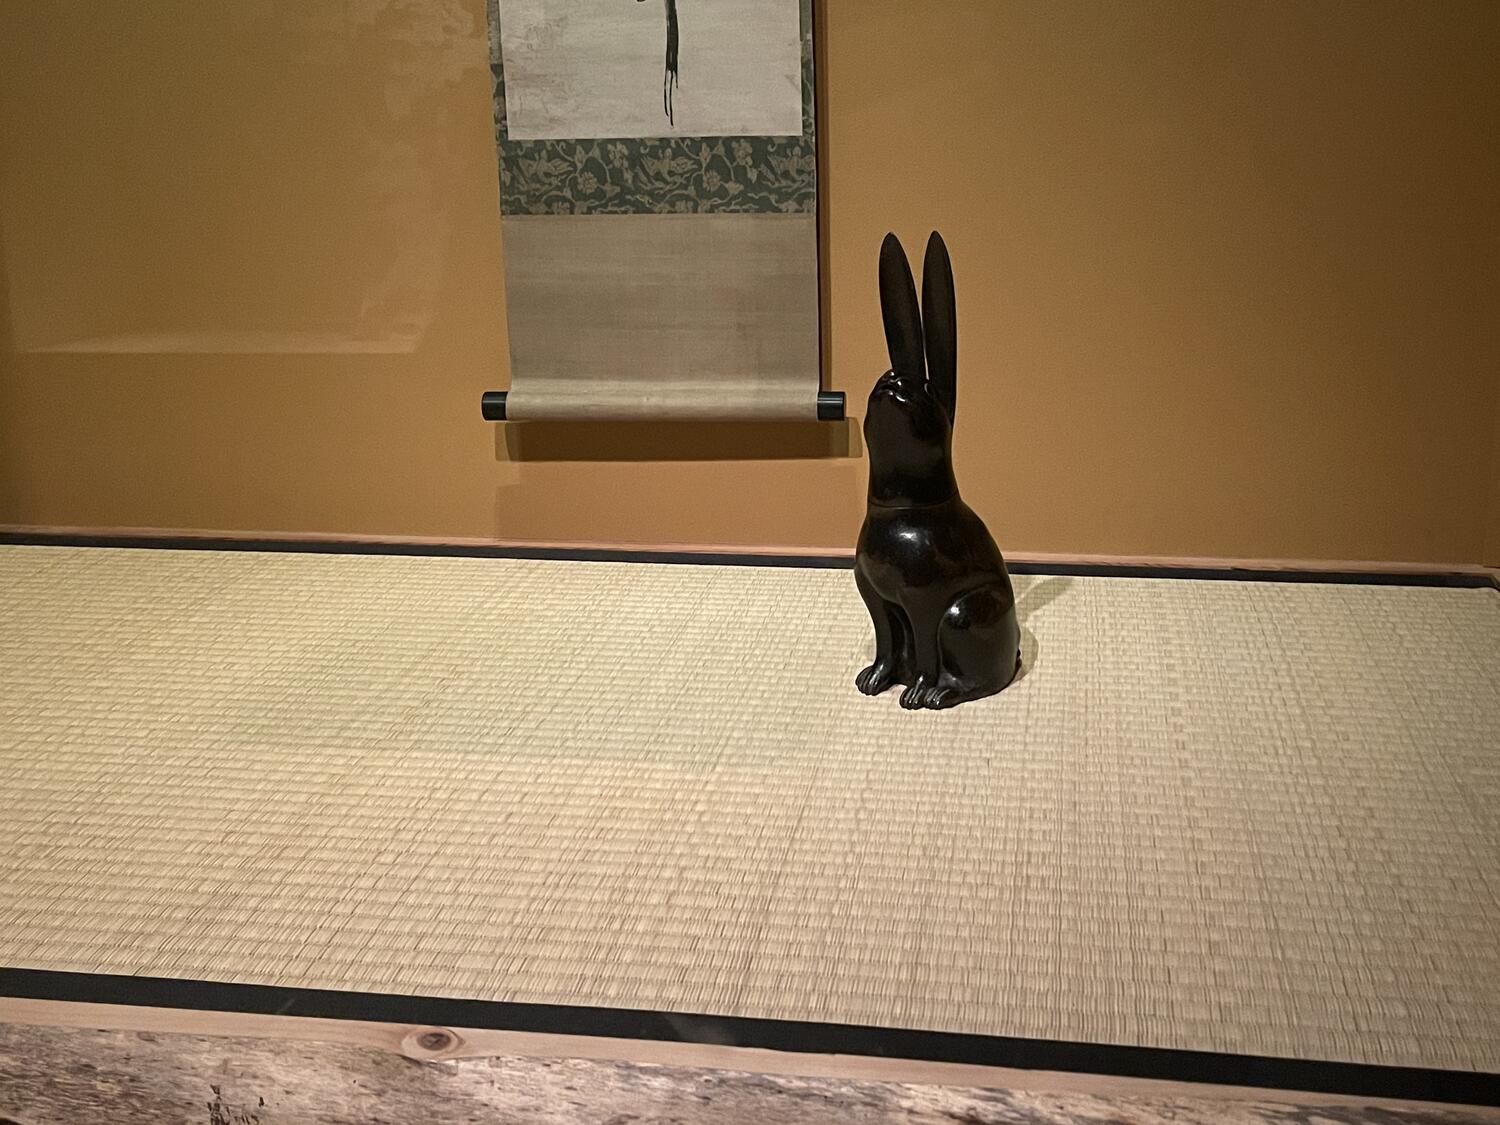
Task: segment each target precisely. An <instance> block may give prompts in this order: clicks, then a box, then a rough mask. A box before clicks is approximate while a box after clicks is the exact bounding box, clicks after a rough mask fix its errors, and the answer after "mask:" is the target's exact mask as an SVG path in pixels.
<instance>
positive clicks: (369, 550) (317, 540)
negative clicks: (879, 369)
mask: <svg viewBox="0 0 1500 1125" xmlns="http://www.w3.org/2000/svg"><path fill="white" fill-rule="evenodd" d="M0 545H10V546H34V547H116V548H137V549H148V550H175V551H273V552H290V553H306V554H347V555H416V556H427V555H430V556H433V557H461V558H492V559H547V560H554V561H562V562H629V563H659V564H667V565H674V564H677V565H680V564H687V565H695V566H777V567H807V568H811V569H828V570H847V569H849V568H851V567H852V566H853V565H854V555H853V552H852V551H833V550H829V551H819V550H795V551H794V550H785V549H782V550H777V549H775V548H767V549H764V550H760V549H748V548H716V547H648V546H640V547H637V546H611V545H604V544H601V545H592V544H577V545H574V544H550V543H548V544H527V543H501V542H487V541H473V540H470V541H465V540H454V541H443V540H436V539H408V538H399V537H391V538H379V537H355V536H351V537H348V538H342V537H338V536H328V535H316V536H314V535H308V536H254V535H231V534H217V533H212V532H201V533H180V532H177V533H174V532H169V531H163V532H161V533H155V532H143V531H140V530H130V531H121V532H106V531H97V530H86V529H66V530H55V531H54V530H31V529H27V530H0ZM1007 565H1008V566H1009V569H1010V571H1011V573H1012V574H1046V575H1071V576H1077V577H1088V578H1176V579H1193V580H1201V581H1231V582H1301V583H1307V582H1312V583H1318V582H1323V583H1330V584H1341V585H1376V586H1437V587H1448V588H1458V589H1484V588H1490V589H1496V590H1500V572H1496V571H1492V570H1486V569H1484V568H1480V567H1474V568H1462V569H1460V568H1452V567H1439V566H1434V567H1433V568H1432V569H1431V570H1426V569H1423V568H1421V567H1417V566H1410V565H1408V566H1402V567H1395V566H1393V567H1391V568H1390V569H1381V567H1380V565H1379V564H1370V565H1368V566H1364V565H1361V566H1360V567H1358V568H1348V569H1340V568H1339V566H1338V564H1334V565H1331V566H1330V567H1329V568H1326V569H1325V568H1321V567H1318V566H1314V565H1310V564H1305V563H1304V564H1297V563H1287V564H1285V565H1282V564H1277V565H1255V564H1240V563H1235V562H1232V561H1231V562H1225V563H1224V564H1223V565H1213V564H1212V561H1211V560H1194V561H1193V562H1192V563H1181V562H1176V561H1171V560H1162V561H1159V562H1157V561H1150V560H1130V561H1119V562H1111V561H1108V560H1104V559H1088V560H1081V561H1076V562H1073V561H1068V560H1067V559H1066V558H1063V557H1058V556H1047V557H1045V558H1027V557H1025V556H1020V557H1018V558H1015V559H1012V560H1009V561H1008V563H1007ZM1345 565H1347V564H1345Z"/></svg>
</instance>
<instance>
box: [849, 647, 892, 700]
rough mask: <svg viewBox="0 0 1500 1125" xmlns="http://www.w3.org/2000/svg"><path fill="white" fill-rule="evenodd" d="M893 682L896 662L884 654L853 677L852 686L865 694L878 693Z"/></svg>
mask: <svg viewBox="0 0 1500 1125" xmlns="http://www.w3.org/2000/svg"><path fill="white" fill-rule="evenodd" d="M895 682H896V662H895V661H894V660H892V659H890V658H889V657H884V656H882V657H878V658H877V659H876V661H875V663H874V664H871V665H870V666H869V667H868V668H866V669H865V670H864V671H863V672H861V673H860V674H859V675H858V676H856V677H854V686H855V687H857V688H859V690H860V691H862V692H864V694H866V695H879V694H880V693H881V692H883V691H885V690H886V688H888V687H890V686H891V685H892V684H893V683H895Z"/></svg>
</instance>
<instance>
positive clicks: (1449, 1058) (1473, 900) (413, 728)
mask: <svg viewBox="0 0 1500 1125" xmlns="http://www.w3.org/2000/svg"><path fill="white" fill-rule="evenodd" d="M1016 584H1017V589H1018V591H1019V592H1020V594H1021V607H1022V616H1023V618H1024V622H1025V629H1026V642H1025V644H1026V650H1025V651H1026V657H1027V661H1028V664H1029V669H1028V671H1027V674H1026V676H1025V678H1024V679H1023V680H1022V681H1021V682H1020V683H1019V684H1017V685H1016V686H1015V687H1013V688H1012V689H1011V690H1009V691H1007V692H1005V693H1004V694H1003V695H1001V696H998V697H996V698H993V699H990V700H987V701H984V702H982V703H978V704H974V705H971V706H967V707H962V708H959V709H957V710H956V711H952V712H944V713H938V714H934V713H922V714H910V713H907V712H903V711H901V710H900V709H899V708H898V707H897V706H896V699H895V695H894V694H891V695H888V696H885V697H882V698H880V699H876V700H869V699H865V698H863V697H861V696H860V695H858V694H857V693H856V692H855V691H854V690H853V687H852V686H851V681H852V679H853V677H854V674H855V672H856V671H857V670H858V669H859V667H861V665H862V664H863V663H864V661H865V657H866V655H867V650H868V629H869V626H868V623H867V619H866V617H865V615H864V609H863V607H862V605H861V604H860V602H859V600H858V598H857V596H856V595H855V593H854V590H853V583H852V578H851V576H850V575H849V574H848V573H847V572H844V571H826V570H801V569H776V568H745V567H694V566H666V565H660V566H653V565H633V564H603V563H567V562H536V561H500V560H487V559H461V558H411V557H392V556H384V557H379V556H375V557H372V556H352V555H312V554H269V553H241V552H207V551H205V552H194V551H184V552H176V551H144V550H142V551H137V550H114V549H64V548H41V547H5V548H0V802H3V803H0V964H5V965H10V966H22V967H32V968H49V969H68V970H82V971H94V972H104V973H127V974H144V975H153V976H177V977H189V978H209V979H216V980H231V981H242V982H251V983H268V984H285V985H297V986H304V987H319V988H338V989H360V990H374V991H382V992H400V993H416V994H440V995H445V996H464V997H477V998H485V999H499V1000H524V1001H541V1002H556V1003H565V1004H586V1005H617V1006H623V1007H633V1008H657V1009H673V1010H684V1011H693V1012H703V1013H714V1014H724V1015H748V1016H772V1017H781V1018H788V1019H804V1020H822V1021H833V1022H839V1023H861V1024H877V1025H894V1026H902V1027H912V1028H927V1029H940V1030H957V1031H972V1032H982V1033H991V1034H1002V1035H1015V1036H1028V1037H1038V1038H1047V1039H1065V1040H1086V1041H1095V1042H1108V1043H1123V1044H1138V1045H1146V1046H1162V1047H1177V1048H1194V1049H1205V1050H1215V1051H1231V1052H1245V1053H1254V1054H1267V1055H1278V1056H1294V1057H1302V1058H1315V1059H1325V1060H1348V1061H1358V1062H1372V1063H1384V1064H1399V1065H1413V1066H1433V1067H1452V1068H1463V1069H1477V1070H1489V1071H1493V1070H1500V937H1497V933H1500V745H1497V743H1500V691H1497V687H1500V594H1497V593H1495V592H1494V591H1491V590H1457V589H1433V588H1404V587H1374V586H1353V585H1302V584H1275V583H1237V582H1208V581H1175V580H1165V579H1140V580H1132V579H1086V578H1057V577H1051V578H1017V580H1016Z"/></svg>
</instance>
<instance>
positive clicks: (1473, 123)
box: [0, 0, 1500, 562]
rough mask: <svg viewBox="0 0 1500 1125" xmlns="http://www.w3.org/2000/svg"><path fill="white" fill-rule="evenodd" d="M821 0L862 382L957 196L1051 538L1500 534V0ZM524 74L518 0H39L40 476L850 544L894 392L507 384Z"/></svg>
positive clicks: (19, 431)
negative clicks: (517, 91)
mask: <svg viewBox="0 0 1500 1125" xmlns="http://www.w3.org/2000/svg"><path fill="white" fill-rule="evenodd" d="M822 8H823V11H822V25H821V29H820V31H821V37H822V38H821V47H822V50H823V57H822V59H821V67H822V69H821V77H822V80H823V83H824V87H825V88H824V89H823V91H822V96H823V107H824V110H825V120H824V125H823V127H824V142H825V164H826V166H825V169H824V186H825V189H826V191H825V197H824V216H825V220H826V227H825V229H826V239H825V251H826V256H827V262H826V267H827V268H826V278H825V285H826V290H827V295H826V305H827V307H826V313H827V317H828V319H827V324H826V326H825V331H826V348H827V353H828V355H827V359H828V363H829V365H830V373H831V379H832V383H833V385H834V386H835V387H838V388H840V389H845V390H848V391H850V392H851V394H852V396H853V399H854V400H855V402H856V403H857V402H858V401H859V400H860V399H862V396H863V391H864V389H865V388H867V386H868V384H869V381H870V380H871V379H872V378H873V377H874V376H875V375H876V374H878V373H879V371H880V369H881V366H882V358H883V357H882V355H881V348H882V345H881V337H880V332H879V324H878V311H877V308H876V303H875V295H874V289H873V273H874V255H875V251H876V247H877V245H878V242H879V239H880V236H881V235H882V234H883V233H884V231H885V230H886V229H887V228H888V227H894V228H895V229H896V230H897V231H898V232H899V233H900V234H902V235H903V236H904V237H905V239H906V240H907V243H908V245H909V246H913V247H917V246H919V245H920V241H921V238H922V237H923V235H924V234H925V232H926V230H927V229H928V227H929V226H938V227H940V228H941V229H942V230H943V231H944V233H945V235H946V236H947V237H948V240H949V243H950V245H951V246H952V247H953V250H954V258H955V268H956V270H957V273H958V293H959V306H960V322H961V348H960V357H961V358H960V363H961V377H960V383H961V386H960V404H961V413H960V426H959V436H958V445H959V460H960V479H961V481H962V482H963V484H964V487H965V490H966V492H967V493H968V495H969V498H970V500H971V501H972V502H973V503H974V504H975V506H976V507H977V508H979V509H980V510H981V511H982V512H983V513H984V514H985V515H986V516H988V517H989V519H990V521H991V523H992V526H993V527H994V529H995V530H996V532H997V534H998V535H999V537H1000V538H1001V541H1002V543H1003V544H1004V545H1005V546H1006V547H1007V548H1008V549H1010V550H1012V551H1015V552H1027V551H1059V552H1083V553H1115V554H1163V555H1224V556H1241V557H1244V556H1261V557H1268V556H1270V557H1277V556H1279V557H1304V558H1312V557H1324V558H1347V559H1354V558H1367V559H1384V560H1426V561H1451V562H1462V561H1477V560H1479V559H1480V558H1481V556H1482V555H1484V554H1485V553H1486V549H1487V550H1488V554H1489V556H1490V558H1491V560H1492V561H1500V503H1497V505H1496V507H1494V508H1491V506H1490V503H1489V498H1490V496H1491V495H1493V496H1495V497H1497V498H1500V487H1497V489H1496V490H1495V491H1494V492H1493V493H1492V492H1491V490H1490V488H1489V484H1490V482H1492V481H1500V465H1497V464H1496V461H1495V459H1494V456H1493V455H1494V453H1495V436H1496V423H1497V415H1500V384H1497V371H1500V354H1497V344H1496V336H1495V330H1494V328H1493V323H1492V322H1493V320H1494V317H1495V311H1496V296H1497V274H1500V262H1497V258H1500V241H1497V226H1496V224H1497V219H1496V213H1497V211H1496V202H1497V195H1496V187H1497V184H1500V167H1497V156H1496V146H1495V144H1494V137H1495V136H1496V135H1500V119H1497V118H1500V113H1497V109H1496V106H1497V101H1500V99H1497V97H1496V88H1495V79H1494V75H1493V61H1494V59H1495V57H1497V48H1500V6H1497V5H1494V4H1492V3H1489V2H1488V0H1476V2H1474V3H1461V2H1445V3H1442V4H1421V3H1411V2H1406V3H1384V2H1361V3H1285V2H1280V0H1278V2H1274V3H1255V2H1252V0H1232V2H1225V3H1218V4H1215V3H1206V2H1200V0H1176V2H1172V3H1147V2H1144V0H1142V2H1135V3H1131V4H1120V5H1110V4H1098V3H1094V2H1092V0H1087V2H1074V0H1057V2H1049V3H1041V2H1028V3H1014V2H1002V0H970V2H966V3H965V2H959V0H949V2H947V3H942V4H935V3H922V4H914V3H910V2H909V0H900V2H898V0H823V4H822ZM685 18H686V17H685ZM488 103H489V80H488V73H487V69H486V67H485V44H484V30H483V3H482V0H420V2H419V0H348V2H340V3H335V2H332V0H316V2H312V3H305V2H304V3H291V2H290V0H285V2H279V3H278V2H273V0H243V2H241V3H237V4H202V3H198V2H195V0H178V2H168V0H142V2H141V3H136V4H130V5H81V4H77V3H74V2H72V0H33V2H30V3H22V2H21V0H0V153H3V160H4V165H3V169H0V278H3V279H4V286H5V291H4V292H3V293H0V309H3V310H5V313H6V315H5V316H4V317H3V319H0V333H3V334H4V336H5V338H6V340H7V344H6V347H5V352H4V355H3V360H0V362H3V364H4V367H3V371H0V523H24V524H43V525H114V526H153V527H186V528H219V529H230V530H256V531H305V530H311V531H325V532H366V533H393V534H408V535H436V536H466V537H467V536H492V537H501V538H523V539H527V538H532V539H549V540H594V541H600V540H603V541H633V542H689V543H705V544H777V545H830V546H832V545H847V544H848V543H850V542H851V541H852V538H853V535H854V532H855V529H856V526H857V522H858V519H859V517H860V510H861V502H862V489H863V475H864V469H863V464H862V462H861V461H860V460H859V453H860V447H859V442H858V440H857V436H856V437H855V438H854V439H853V440H852V443H851V442H850V441H849V440H847V439H848V435H847V434H844V435H841V434H839V433H837V432H831V428H828V427H824V428H821V429H817V430H813V428H812V427H807V428H805V430H797V429H791V430H787V429H781V430H777V429H774V428H771V429H763V428H754V427H752V428H748V429H747V428H736V429H728V430H701V431H687V432H684V431H680V430H666V431H664V430H660V429H655V430H653V429H646V430H629V431H621V430H612V429H603V430H600V429H594V430H588V429H584V430H579V429H576V428H575V429H562V430H558V429H552V430H543V429H540V428H536V429H529V430H525V431H523V432H522V433H520V434H515V433H512V434H510V435H509V442H507V437H506V435H504V434H497V432H496V428H495V427H493V426H490V425H486V424H484V423H482V422H481V421H480V419H479V415H478V399H479V394H480V392H481V391H482V390H484V389H486V388H489V387H498V386H503V385H504V383H505V334H504V316H503V303H502V302H503V294H502V286H501V269H500V261H499V252H500V246H499V224H498V222H497V217H496V208H497V191H496V185H495V174H494V155H493V143H492V137H491V135H490V124H489V104H488ZM7 296H8V300H5V299H4V298H6V297H7ZM144 337H150V338H144ZM91 339H92V340H95V341H99V340H101V339H102V341H103V342H102V343H101V342H95V343H87V342H85V343H83V344H80V343H79V341H88V340H91ZM90 348H91V349H95V350H85V349H90ZM44 349H51V350H44ZM169 349H170V354H166V352H167V350H169ZM265 349H271V350H270V351H269V352H267V351H265ZM807 431H813V432H807ZM497 439H498V440H497ZM841 446H848V448H847V449H844V448H842V447H841ZM762 455H763V457H762ZM1492 526H1493V530H1492ZM1487 534H1489V535H1490V539H1489V544H1488V548H1486V535H1487Z"/></svg>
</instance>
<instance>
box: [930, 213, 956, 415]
mask: <svg viewBox="0 0 1500 1125" xmlns="http://www.w3.org/2000/svg"><path fill="white" fill-rule="evenodd" d="M922 324H923V326H924V327H925V328H926V330H927V378H928V379H929V380H930V381H931V383H932V393H933V395H934V396H935V397H936V398H937V400H938V401H939V402H941V403H942V404H943V408H944V409H945V410H947V412H948V421H949V422H950V423H951V422H952V421H953V409H954V405H955V403H956V401H957V399H958V310H957V308H956V307H955V303H954V297H953V263H952V262H950V261H949V260H948V247H947V246H946V245H945V244H944V243H943V236H942V235H940V234H938V232H937V231H933V232H932V236H931V237H930V238H928V239H927V254H926V256H925V258H924V259H923V261H922Z"/></svg>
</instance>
